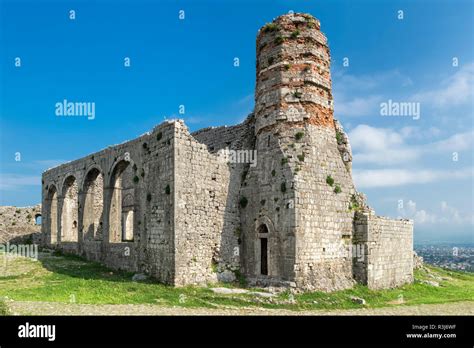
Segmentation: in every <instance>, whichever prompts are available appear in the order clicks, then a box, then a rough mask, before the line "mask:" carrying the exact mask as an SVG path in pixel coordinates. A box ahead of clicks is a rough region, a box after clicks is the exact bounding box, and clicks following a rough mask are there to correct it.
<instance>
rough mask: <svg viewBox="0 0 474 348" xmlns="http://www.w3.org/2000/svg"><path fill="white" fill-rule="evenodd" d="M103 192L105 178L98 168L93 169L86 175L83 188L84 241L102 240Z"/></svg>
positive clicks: (82, 227) (82, 228)
mask: <svg viewBox="0 0 474 348" xmlns="http://www.w3.org/2000/svg"><path fill="white" fill-rule="evenodd" d="M103 192H104V180H103V176H102V174H101V172H100V171H99V170H98V169H97V168H92V169H91V170H90V171H89V172H88V173H87V175H86V179H85V180H84V187H83V199H84V204H83V210H82V226H81V230H82V233H83V238H84V239H88V240H102V226H103V223H102V221H103V210H104V209H103V208H104V203H103Z"/></svg>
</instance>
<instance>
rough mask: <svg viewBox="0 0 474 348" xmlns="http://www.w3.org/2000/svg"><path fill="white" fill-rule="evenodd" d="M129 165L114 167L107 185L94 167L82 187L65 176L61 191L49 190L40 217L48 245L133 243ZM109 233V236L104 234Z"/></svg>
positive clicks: (123, 164) (69, 176)
mask: <svg viewBox="0 0 474 348" xmlns="http://www.w3.org/2000/svg"><path fill="white" fill-rule="evenodd" d="M132 177H133V174H132V170H131V165H130V162H129V161H126V160H122V161H120V162H118V163H117V165H116V166H115V167H114V169H113V172H112V175H111V177H110V182H109V185H104V175H103V173H102V172H101V170H100V169H99V168H97V167H92V168H91V169H89V171H88V172H87V173H86V175H85V177H84V181H83V183H82V185H80V184H78V180H77V179H76V177H75V176H74V175H72V174H71V175H68V176H66V178H65V180H64V182H63V185H62V186H61V191H58V189H57V187H56V186H55V185H54V184H50V185H49V186H48V191H47V196H46V200H45V207H46V216H45V217H43V219H44V220H46V221H44V222H43V223H45V225H46V229H47V231H48V235H49V237H50V240H49V242H50V243H51V244H57V243H62V242H79V241H81V240H83V241H94V240H95V241H102V240H104V238H105V237H108V240H109V242H128V241H133V231H134V211H135V204H134V201H135V200H134V187H133V182H132ZM107 232H108V233H107Z"/></svg>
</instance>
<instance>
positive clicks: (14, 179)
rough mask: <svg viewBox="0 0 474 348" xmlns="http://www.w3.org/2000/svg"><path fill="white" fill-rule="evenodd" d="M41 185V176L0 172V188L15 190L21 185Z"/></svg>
mask: <svg viewBox="0 0 474 348" xmlns="http://www.w3.org/2000/svg"><path fill="white" fill-rule="evenodd" d="M37 185H41V177H40V176H35V175H21V174H0V190H15V189H17V188H20V187H23V186H37Z"/></svg>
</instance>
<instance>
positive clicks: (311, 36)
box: [42, 14, 413, 291]
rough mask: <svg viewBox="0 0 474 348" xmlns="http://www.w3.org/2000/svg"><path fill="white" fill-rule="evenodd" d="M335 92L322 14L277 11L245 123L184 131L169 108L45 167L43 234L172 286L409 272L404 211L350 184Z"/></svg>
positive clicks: (396, 281)
mask: <svg viewBox="0 0 474 348" xmlns="http://www.w3.org/2000/svg"><path fill="white" fill-rule="evenodd" d="M333 105H334V103H333V98H332V93H331V75H330V53H329V48H328V45H327V40H326V37H325V36H324V34H323V33H322V32H321V31H320V23H319V21H318V20H316V19H315V18H314V17H312V16H311V15H308V14H288V15H283V16H280V17H278V18H277V19H275V20H274V21H273V22H272V23H269V24H267V25H265V26H264V27H263V28H262V29H260V31H259V33H258V36H257V70H256V88H255V109H254V112H253V113H252V114H250V115H249V116H248V117H247V119H246V120H245V121H244V122H243V123H241V124H239V125H236V126H232V127H218V128H206V129H202V130H200V131H197V132H195V133H192V134H191V133H190V132H189V131H188V128H187V127H186V125H185V124H184V122H183V121H181V120H174V121H167V122H164V123H162V124H160V125H158V126H157V127H155V128H154V129H153V130H152V131H151V132H149V133H147V134H144V135H142V136H141V137H139V138H137V139H134V140H132V141H128V142H125V143H123V144H120V145H115V146H111V147H108V148H106V149H104V150H102V151H99V152H97V153H94V154H91V155H89V156H87V157H84V158H81V159H78V160H75V161H72V162H69V163H65V164H63V165H60V166H58V167H55V168H52V169H49V170H47V171H46V172H45V173H43V178H42V181H43V182H42V194H43V202H42V216H43V229H42V233H43V238H42V240H43V242H44V243H45V244H46V245H48V246H50V247H54V248H57V249H60V250H62V251H64V252H69V253H75V254H79V255H83V256H85V257H86V258H88V259H90V260H96V261H100V262H102V263H104V264H106V265H108V266H109V267H112V268H115V269H124V270H130V271H135V272H142V273H145V274H148V275H150V276H152V277H154V278H156V279H158V280H160V281H162V282H164V283H168V284H172V285H175V286H184V285H188V284H205V283H209V282H215V281H219V280H220V281H233V280H235V279H236V277H242V276H243V277H245V278H246V279H247V280H248V282H249V283H250V284H251V285H255V286H269V285H271V286H286V287H293V288H296V289H300V290H323V291H334V290H339V289H345V288H349V287H351V286H353V285H354V284H355V283H356V282H360V283H362V284H367V285H368V286H369V287H370V288H387V287H395V286H398V285H400V284H403V283H407V282H411V281H412V280H413V257H412V254H413V223H412V221H409V220H391V219H388V218H382V217H378V216H376V215H375V214H374V212H373V210H372V209H371V208H370V207H368V206H367V204H366V202H365V198H364V195H363V194H361V193H359V192H357V191H356V188H355V186H354V183H353V180H352V175H351V167H352V154H351V148H350V145H349V139H348V137H347V135H346V133H345V132H344V129H343V127H342V125H341V124H340V123H339V122H338V121H337V120H335V119H334V116H333ZM229 151H230V152H232V151H234V153H238V154H240V155H242V156H243V155H247V157H246V159H247V161H245V160H244V161H238V160H235V157H234V160H231V161H229V156H228V153H229ZM253 151H256V152H253ZM253 153H256V157H255V161H254V162H251V161H248V159H249V154H253ZM226 154H227V155H226ZM244 157H245V156H244ZM231 158H232V157H231ZM240 158H241V159H242V158H243V157H240ZM244 159H245V158H244ZM242 162H244V163H242Z"/></svg>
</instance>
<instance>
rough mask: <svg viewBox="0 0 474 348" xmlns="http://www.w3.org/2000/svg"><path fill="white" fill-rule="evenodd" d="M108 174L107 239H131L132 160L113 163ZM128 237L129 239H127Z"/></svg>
mask: <svg viewBox="0 0 474 348" xmlns="http://www.w3.org/2000/svg"><path fill="white" fill-rule="evenodd" d="M111 173H112V174H111V176H110V190H111V192H110V194H109V198H110V200H109V202H108V207H109V241H110V242H112V243H114V242H115V243H117V242H122V241H131V240H133V228H134V217H133V214H134V213H133V212H134V210H135V205H134V202H135V189H134V182H133V179H134V177H135V176H134V172H133V168H132V162H130V161H127V160H125V159H122V160H120V161H119V162H117V163H116V164H114V166H113V169H112V171H111ZM128 238H129V239H128Z"/></svg>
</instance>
